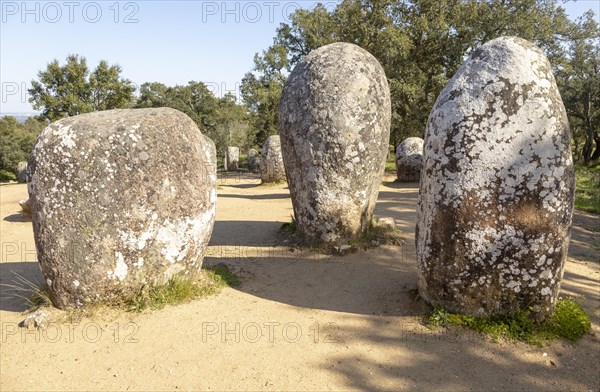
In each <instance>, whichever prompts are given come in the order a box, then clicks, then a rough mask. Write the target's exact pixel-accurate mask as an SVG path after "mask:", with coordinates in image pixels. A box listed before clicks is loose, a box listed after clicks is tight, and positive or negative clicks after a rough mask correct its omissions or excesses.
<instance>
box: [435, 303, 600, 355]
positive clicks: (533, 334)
mask: <svg viewBox="0 0 600 392" xmlns="http://www.w3.org/2000/svg"><path fill="white" fill-rule="evenodd" d="M450 325H455V326H459V327H464V328H468V329H471V330H474V331H477V332H479V333H482V334H486V335H489V336H491V337H492V339H493V340H494V341H497V340H498V339H500V338H503V339H506V340H509V341H522V342H526V343H529V344H532V345H536V346H541V345H542V344H543V343H544V342H546V341H550V340H554V339H565V340H568V341H571V342H575V341H577V340H579V339H580V338H581V337H582V336H583V335H585V334H586V333H587V332H588V331H589V330H590V329H591V323H590V318H589V316H588V314H587V313H586V312H585V310H584V309H583V307H582V306H581V304H580V303H579V302H578V301H576V300H575V299H573V298H559V299H558V302H557V305H556V310H555V312H554V313H553V314H552V315H551V316H550V317H548V318H547V319H546V320H544V321H543V322H541V323H536V322H535V321H534V320H533V319H532V317H531V311H530V310H520V311H518V312H517V313H516V314H514V315H513V316H510V317H474V316H467V315H463V314H453V313H450V312H448V311H447V310H446V309H444V308H441V307H436V308H434V310H433V313H432V314H431V315H430V316H429V319H428V323H427V326H428V327H429V328H432V329H433V328H436V327H446V326H450Z"/></svg>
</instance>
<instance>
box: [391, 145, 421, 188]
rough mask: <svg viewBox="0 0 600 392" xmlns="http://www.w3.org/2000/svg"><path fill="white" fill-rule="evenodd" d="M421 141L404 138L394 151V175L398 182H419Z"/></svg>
mask: <svg viewBox="0 0 600 392" xmlns="http://www.w3.org/2000/svg"><path fill="white" fill-rule="evenodd" d="M422 158H423V139H421V138H419V137H409V138H406V139H404V140H403V141H402V143H400V144H399V145H398V148H397V149H396V173H397V177H398V180H399V181H403V182H409V181H419V178H420V175H421V169H422V167H423V159H422Z"/></svg>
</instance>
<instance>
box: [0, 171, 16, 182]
mask: <svg viewBox="0 0 600 392" xmlns="http://www.w3.org/2000/svg"><path fill="white" fill-rule="evenodd" d="M16 180H17V176H15V174H14V173H13V172H9V171H8V170H4V169H0V182H8V181H16Z"/></svg>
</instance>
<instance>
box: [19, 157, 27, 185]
mask: <svg viewBox="0 0 600 392" xmlns="http://www.w3.org/2000/svg"><path fill="white" fill-rule="evenodd" d="M17 182H20V183H21V184H24V183H26V182H27V162H19V163H18V165H17Z"/></svg>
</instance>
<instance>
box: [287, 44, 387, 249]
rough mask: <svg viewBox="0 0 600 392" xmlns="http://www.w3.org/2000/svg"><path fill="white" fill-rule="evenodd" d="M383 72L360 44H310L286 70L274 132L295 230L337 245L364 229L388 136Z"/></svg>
mask: <svg viewBox="0 0 600 392" xmlns="http://www.w3.org/2000/svg"><path fill="white" fill-rule="evenodd" d="M390 119H391V104H390V92H389V87H388V83H387V79H386V76H385V72H384V71H383V68H382V67H381V65H380V64H379V63H378V62H377V60H376V59H375V57H373V56H372V55H371V54H370V53H368V52H367V51H365V50H364V49H361V48H360V47H358V46H356V45H353V44H348V43H334V44H331V45H326V46H323V47H321V48H319V49H316V50H314V51H312V52H311V53H310V54H308V55H307V56H306V57H304V58H303V59H302V60H301V61H300V62H299V63H298V65H296V67H295V68H294V70H293V72H292V73H291V74H290V76H289V78H288V80H287V83H286V84H285V87H284V90H283V95H282V97H281V103H280V106H279V134H280V135H281V142H282V149H283V158H284V161H285V166H286V170H287V174H288V183H289V188H290V193H291V197H292V202H293V205H294V215H295V219H296V222H297V227H298V231H297V232H298V233H299V235H300V236H301V237H302V238H303V239H304V240H305V242H308V243H311V244H315V245H318V244H323V243H325V244H332V245H335V244H340V243H344V242H346V241H347V240H348V239H353V238H357V237H360V236H361V235H363V234H364V233H365V232H366V230H367V229H368V228H369V225H370V223H371V217H372V214H373V208H374V207H375V202H376V200H377V195H378V192H379V186H380V185H381V181H382V177H383V171H384V169H385V160H386V156H387V153H388V143H389V136H390Z"/></svg>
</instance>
